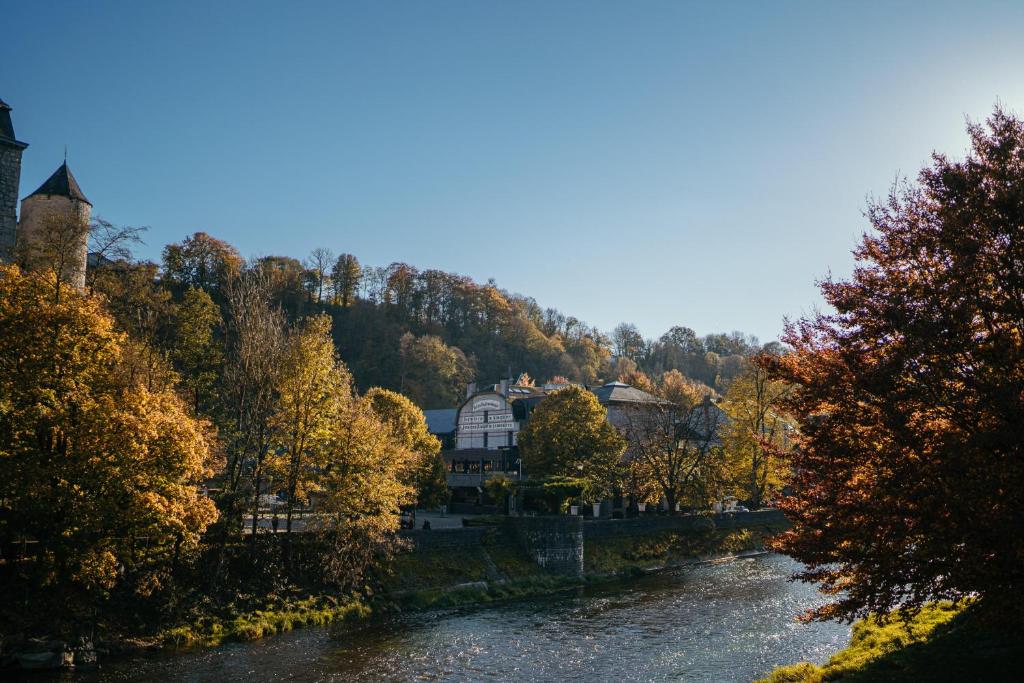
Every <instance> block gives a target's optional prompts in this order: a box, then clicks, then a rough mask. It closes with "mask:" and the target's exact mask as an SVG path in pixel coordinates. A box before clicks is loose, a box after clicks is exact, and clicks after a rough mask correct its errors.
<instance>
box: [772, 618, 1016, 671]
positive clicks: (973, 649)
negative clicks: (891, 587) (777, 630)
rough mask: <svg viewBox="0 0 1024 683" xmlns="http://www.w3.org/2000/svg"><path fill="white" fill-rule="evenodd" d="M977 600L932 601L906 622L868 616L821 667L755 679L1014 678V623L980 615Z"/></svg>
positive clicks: (800, 666) (804, 666)
mask: <svg viewBox="0 0 1024 683" xmlns="http://www.w3.org/2000/svg"><path fill="white" fill-rule="evenodd" d="M980 607H981V606H980V605H977V604H974V605H965V604H963V603H960V604H952V603H949V602H940V603H932V604H930V605H927V606H925V607H924V608H923V609H922V610H921V611H920V612H919V613H918V614H916V615H914V616H913V617H911V618H910V619H909V621H905V620H903V619H902V618H901V615H899V614H898V613H897V614H895V615H893V616H892V617H890V618H888V619H879V618H878V617H876V616H872V617H869V618H867V619H864V620H861V621H859V622H857V623H856V624H854V626H853V633H852V635H851V637H850V644H849V646H848V647H847V648H846V649H844V650H840V651H839V652H837V653H836V654H835V655H833V656H832V658H831V659H829V661H828V662H826V663H825V664H824V665H822V666H818V665H815V664H810V663H807V662H801V663H799V664H793V665H790V666H785V667H780V668H778V669H776V670H775V671H773V672H772V673H771V675H770V676H768V677H767V678H764V679H762V680H761V681H758V683H820V682H822V681H843V682H844V683H867V682H869V681H870V682H875V681H968V680H979V681H982V680H983V681H1017V680H1020V677H1019V667H1020V663H1021V662H1022V661H1024V637H1022V636H1021V633H1020V630H1019V628H1017V627H1019V624H1017V625H1011V624H1006V623H994V622H993V621H991V620H989V619H983V618H981V615H980V609H979V608H980Z"/></svg>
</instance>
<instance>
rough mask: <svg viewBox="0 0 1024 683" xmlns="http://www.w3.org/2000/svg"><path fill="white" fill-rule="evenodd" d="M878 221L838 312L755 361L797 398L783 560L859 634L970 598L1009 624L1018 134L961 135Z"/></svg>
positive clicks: (996, 130)
mask: <svg viewBox="0 0 1024 683" xmlns="http://www.w3.org/2000/svg"><path fill="white" fill-rule="evenodd" d="M968 133H969V135H970V138H971V149H970V151H969V153H968V155H967V157H966V158H965V159H964V160H963V161H958V162H957V161H951V160H949V159H948V158H947V157H945V156H944V155H941V154H935V155H934V156H933V160H932V164H931V166H929V167H926V168H924V169H923V170H922V171H921V172H920V174H919V175H918V179H917V182H916V183H910V182H903V183H899V184H897V185H895V186H894V187H893V189H892V191H891V193H890V195H889V196H888V198H887V200H885V201H883V202H879V203H875V204H872V205H871V206H870V207H869V210H868V218H869V220H870V222H871V225H872V228H873V231H872V232H871V233H869V234H867V235H865V236H864V238H863V241H862V243H861V245H860V246H859V248H858V249H857V250H856V251H855V252H854V253H855V256H856V258H857V262H858V264H857V267H856V269H855V270H854V272H853V275H852V277H851V278H850V279H849V280H846V281H835V280H827V281H825V282H824V283H823V285H822V292H823V294H824V298H825V299H826V301H827V302H828V303H829V304H831V306H832V307H834V309H835V312H834V313H821V314H819V315H816V316H814V317H812V318H809V319H804V320H801V321H799V322H798V323H796V324H790V325H788V326H787V331H786V335H785V337H784V341H785V342H786V343H787V344H788V345H789V346H790V347H791V348H792V351H791V352H790V353H788V354H785V355H782V356H764V357H762V358H761V361H760V362H761V365H762V367H764V368H765V369H766V370H767V371H768V373H769V377H770V378H771V379H772V380H781V381H783V382H787V383H792V384H795V385H796V386H797V389H796V390H795V391H794V392H793V393H792V394H791V395H790V396H789V397H788V398H787V400H786V401H785V404H784V405H785V408H786V409H787V410H788V411H790V412H791V413H792V414H793V415H794V416H796V417H797V418H798V419H799V420H800V424H801V431H800V435H799V438H798V446H797V449H796V451H795V452H794V454H793V456H792V465H793V467H794V468H795V471H796V479H795V485H794V488H795V491H796V493H795V495H794V496H793V497H789V498H784V499H782V501H781V503H780V506H781V507H782V508H783V509H784V510H785V512H786V514H787V515H788V516H789V517H790V519H791V520H792V521H793V523H794V527H793V529H792V530H791V531H789V532H787V533H785V534H783V535H782V536H781V538H780V539H779V541H778V543H777V546H776V547H777V548H779V549H780V550H782V551H783V552H786V553H788V554H790V555H792V556H794V557H796V558H797V559H799V560H800V561H802V562H803V563H804V564H805V565H806V569H805V570H804V571H802V572H801V573H800V574H799V577H800V578H802V579H804V580H807V581H820V582H822V584H823V586H824V590H825V591H826V592H828V593H830V594H832V595H833V596H834V597H835V600H834V602H832V603H830V604H829V605H826V606H824V607H822V608H820V609H818V610H815V611H813V612H811V613H810V615H809V616H810V617H816V618H830V617H840V618H847V619H852V618H855V617H857V616H859V615H863V614H866V613H867V612H884V611H887V610H889V609H891V608H893V607H894V606H896V605H906V606H909V607H913V606H918V605H921V604H922V603H923V602H925V601H927V600H933V599H941V598H950V599H956V598H959V597H962V596H965V595H976V596H978V597H980V599H981V600H982V604H985V605H988V606H989V607H990V608H996V609H998V608H1002V609H1007V610H1011V609H1019V608H1020V605H1021V595H1022V593H1021V589H1022V587H1024V564H1022V563H1021V558H1022V557H1024V536H1022V535H1021V533H1020V530H1021V528H1024V518H1022V514H1024V513H1022V510H1024V400H1022V397H1024V330H1022V321H1024V297H1022V295H1021V292H1024V233H1022V231H1021V226H1022V225H1024V163H1022V160H1024V123H1022V122H1021V120H1020V119H1018V118H1016V117H1014V116H1011V115H1010V114H1007V113H1006V112H1004V111H1002V110H1001V109H998V108H997V109H996V111H995V113H994V114H993V115H992V116H991V118H989V120H988V122H987V126H982V125H977V124H970V125H969V126H968Z"/></svg>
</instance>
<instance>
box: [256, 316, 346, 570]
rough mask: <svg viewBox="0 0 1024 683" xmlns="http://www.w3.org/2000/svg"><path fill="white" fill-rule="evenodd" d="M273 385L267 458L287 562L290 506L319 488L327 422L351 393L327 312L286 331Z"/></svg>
mask: <svg viewBox="0 0 1024 683" xmlns="http://www.w3.org/2000/svg"><path fill="white" fill-rule="evenodd" d="M276 384H277V385H276V394H277V410H276V411H275V412H274V414H273V416H272V417H271V431H272V433H273V434H274V436H275V439H274V442H273V448H272V450H271V451H270V453H269V461H270V467H271V469H272V471H274V472H275V473H276V474H278V475H279V476H280V477H281V478H282V479H283V481H284V489H285V536H284V559H285V564H286V565H289V564H290V559H291V557H290V553H291V533H292V520H293V517H294V513H295V509H296V507H298V505H299V504H300V502H308V500H309V494H310V492H312V491H318V490H319V489H320V482H319V481H318V480H319V475H320V473H321V472H322V471H323V468H324V467H325V465H326V457H327V444H328V441H329V440H330V438H331V434H332V425H331V421H332V420H334V419H335V418H336V417H337V413H338V403H339V402H340V401H345V400H347V399H348V398H349V397H350V396H351V393H352V392H351V384H352V378H351V376H350V375H349V372H348V368H346V367H345V364H344V363H342V362H341V361H340V360H339V359H338V357H337V354H336V353H335V351H334V342H333V341H332V340H331V318H330V316H328V315H316V316H313V317H311V318H307V319H306V320H304V321H302V322H301V323H299V324H298V325H296V326H294V327H293V328H292V329H291V330H290V331H289V334H288V339H287V341H286V343H285V350H284V354H283V358H282V364H281V369H280V373H279V374H278V376H277V383H276Z"/></svg>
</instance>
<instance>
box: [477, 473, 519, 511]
mask: <svg viewBox="0 0 1024 683" xmlns="http://www.w3.org/2000/svg"><path fill="white" fill-rule="evenodd" d="M516 488H518V485H517V484H516V482H515V481H514V480H512V479H509V478H508V477H506V476H504V475H499V476H497V477H491V478H490V479H488V480H487V481H485V482H484V490H485V491H487V495H488V496H490V497H491V500H493V501H494V502H495V503H497V504H498V507H500V508H501V514H503V515H507V514H508V512H509V509H508V507H509V506H508V501H509V497H510V496H513V495H515V492H516Z"/></svg>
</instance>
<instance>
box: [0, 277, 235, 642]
mask: <svg viewBox="0 0 1024 683" xmlns="http://www.w3.org/2000/svg"><path fill="white" fill-rule="evenodd" d="M57 286H58V283H57V279H56V277H55V276H54V275H53V274H52V273H50V274H40V273H23V272H22V271H21V270H20V269H19V268H17V267H15V266H3V267H0V547H3V548H5V549H10V548H13V547H18V546H19V545H20V548H21V549H22V550H21V554H22V556H23V557H22V559H21V561H18V562H8V563H5V564H4V566H3V569H2V570H0V571H3V572H4V573H5V574H6V576H4V577H3V581H2V583H3V585H4V586H5V591H6V595H7V597H6V598H5V599H4V600H3V601H2V605H3V607H2V610H3V612H4V614H3V615H0V618H4V619H8V618H10V619H16V620H21V621H20V622H18V623H21V624H23V625H24V627H25V629H26V630H31V628H32V625H33V623H35V622H36V621H37V620H46V621H48V622H49V623H47V624H46V627H47V628H48V629H52V628H53V627H54V626H55V625H56V626H58V627H73V626H75V625H76V622H79V621H80V620H81V619H83V618H86V617H87V616H88V615H89V614H91V613H92V610H93V609H94V608H95V607H97V605H98V603H99V602H100V601H102V600H103V599H104V598H105V597H107V596H108V595H109V592H110V591H111V590H112V589H114V588H115V587H122V588H131V589H134V590H136V591H138V592H142V593H145V592H147V591H151V590H153V589H155V588H157V587H159V585H160V583H161V582H162V581H163V580H165V579H166V577H167V575H168V572H169V571H170V569H171V567H172V565H173V559H172V558H175V557H176V556H177V554H178V553H179V552H180V551H181V550H182V549H183V548H186V547H188V546H193V545H195V544H196V543H197V542H198V540H199V535H200V534H201V533H202V532H203V531H204V530H205V528H206V527H207V526H208V525H209V524H210V523H211V522H213V521H214V520H215V518H216V514H217V513H216V510H215V508H214V506H213V504H212V503H211V502H210V501H209V500H208V499H207V498H205V497H203V496H202V495H200V493H199V490H198V487H197V484H198V482H199V481H200V480H201V479H202V478H204V477H206V476H208V475H209V474H210V470H209V460H210V437H209V436H208V425H207V424H206V423H204V422H202V421H200V420H197V419H195V418H194V417H193V416H192V415H191V413H190V412H189V410H188V408H187V406H186V405H185V404H184V403H183V402H182V400H181V399H180V398H179V397H178V396H177V394H176V393H175V392H174V391H173V388H172V387H171V386H170V385H169V384H167V383H162V384H156V385H153V384H151V383H150V382H148V381H147V382H142V381H139V378H138V375H137V373H132V372H126V371H125V369H124V357H123V356H124V354H125V352H126V351H125V350H126V349H127V348H128V340H127V338H126V337H125V335H123V334H122V333H120V332H117V331H116V330H115V329H114V322H113V319H112V317H111V316H110V315H109V314H108V313H107V312H106V311H105V310H104V308H103V306H102V303H101V299H99V298H97V297H93V296H87V295H83V294H81V293H79V292H77V291H75V290H73V289H70V288H66V289H64V291H63V292H62V294H61V296H60V297H59V298H58V297H56V296H55V295H54V292H55V290H56V288H57ZM77 625H79V626H80V625H81V624H80V623H78V624H77Z"/></svg>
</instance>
